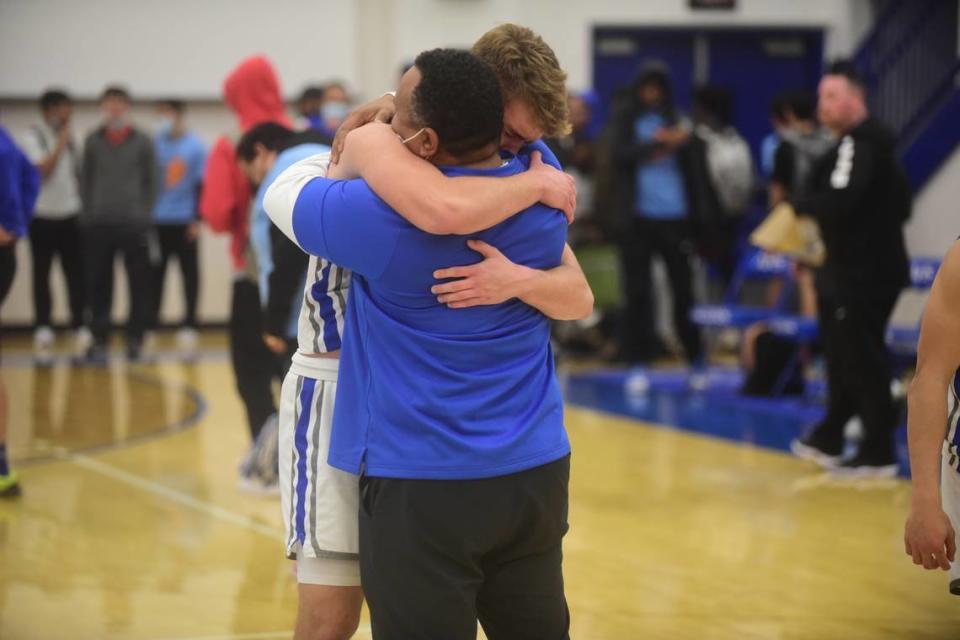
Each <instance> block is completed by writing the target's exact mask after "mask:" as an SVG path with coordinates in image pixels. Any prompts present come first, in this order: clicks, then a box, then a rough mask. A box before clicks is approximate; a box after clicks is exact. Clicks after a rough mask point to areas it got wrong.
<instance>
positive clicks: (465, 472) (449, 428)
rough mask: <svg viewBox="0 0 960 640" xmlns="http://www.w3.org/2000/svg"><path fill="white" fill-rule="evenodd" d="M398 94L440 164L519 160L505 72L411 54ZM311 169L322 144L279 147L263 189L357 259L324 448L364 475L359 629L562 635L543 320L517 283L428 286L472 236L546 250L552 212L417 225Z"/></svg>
mask: <svg viewBox="0 0 960 640" xmlns="http://www.w3.org/2000/svg"><path fill="white" fill-rule="evenodd" d="M396 108H397V110H396V115H395V116H394V118H393V121H392V125H391V126H392V128H393V131H394V132H395V134H396V135H397V136H398V137H399V138H400V139H401V140H402V141H403V142H404V144H406V145H407V147H408V149H409V150H410V151H411V152H412V153H414V154H415V155H417V156H419V157H421V158H423V159H426V160H428V161H430V162H431V163H433V164H434V165H436V166H437V167H438V168H440V170H441V171H442V172H443V173H444V174H446V175H447V176H482V177H507V176H512V175H516V174H518V173H520V172H523V171H525V170H526V169H527V167H528V165H529V163H530V162H531V156H530V155H528V154H527V153H524V152H521V154H520V155H518V156H513V155H509V154H508V155H507V156H506V157H502V156H501V154H500V151H499V142H500V133H501V129H502V126H503V113H504V111H503V98H502V94H501V91H500V84H499V81H498V79H497V76H496V74H495V73H494V72H493V70H492V69H491V68H490V67H489V66H487V65H486V64H484V63H483V62H481V61H480V60H479V59H478V58H476V57H474V56H473V55H472V54H470V53H467V52H464V51H457V50H452V49H438V50H434V51H428V52H425V53H423V54H421V55H420V56H419V57H418V58H417V61H416V63H415V65H414V67H413V68H411V69H410V71H408V72H407V73H406V74H405V75H404V77H403V79H402V81H401V83H400V87H399V89H398V92H397V95H396ZM368 126H374V127H377V126H379V127H385V126H386V125H382V124H372V125H368ZM540 144H542V143H540ZM348 145H349V141H348ZM534 148H537V147H536V146H534ZM325 171H326V162H325V161H324V157H320V158H308V159H306V160H304V161H302V162H300V163H298V164H295V165H293V166H292V167H291V168H290V169H288V170H287V171H286V172H284V173H283V174H281V175H280V176H279V177H278V178H277V179H276V181H275V182H274V183H273V185H272V186H271V187H270V189H268V191H267V193H266V196H265V199H264V204H265V208H266V210H267V212H268V214H269V215H270V217H271V218H272V219H273V221H274V222H275V223H276V224H277V226H278V227H279V228H280V229H281V230H282V231H284V233H286V234H287V235H288V236H289V237H291V238H292V239H294V240H295V241H296V242H297V244H299V245H300V246H301V247H302V248H303V249H304V250H305V251H307V252H308V253H311V254H314V255H318V256H321V257H324V258H326V259H329V260H331V261H333V262H335V263H336V264H338V265H341V266H343V267H346V268H349V269H352V270H353V285H352V287H351V289H352V291H351V293H350V299H349V302H348V310H347V318H346V322H345V324H346V326H345V328H344V332H343V345H342V351H341V354H342V355H341V363H342V364H341V371H340V378H339V383H338V388H337V397H336V408H335V410H334V424H333V433H332V436H331V442H330V452H329V457H328V461H329V463H330V464H331V465H333V466H334V467H337V468H339V469H342V470H344V471H348V472H350V473H362V480H361V506H360V558H361V560H360V563H361V576H362V582H363V588H364V592H365V594H366V597H367V600H368V603H369V606H370V611H371V619H372V625H373V629H374V634H375V635H376V636H377V637H378V638H385V639H388V640H389V639H390V638H409V637H413V636H414V635H423V631H424V630H428V631H429V636H430V637H438V638H439V637H442V638H449V639H453V640H456V639H459V638H473V637H475V634H476V624H477V620H478V619H479V620H480V622H481V624H483V626H484V628H485V629H487V631H488V633H489V634H490V635H501V634H502V633H504V632H505V631H506V630H509V631H510V633H524V632H525V633H526V634H527V635H531V636H533V635H536V636H537V637H555V638H564V637H567V633H568V626H569V615H568V612H567V606H566V600H565V597H564V591H563V578H562V570H561V557H562V553H561V547H562V538H563V535H564V534H565V533H566V530H567V482H568V477H569V453H570V445H569V442H568V440H567V435H566V431H565V429H564V425H563V403H562V398H561V395H560V389H559V386H558V383H557V379H556V374H555V370H554V365H553V357H552V353H551V349H550V339H549V335H550V334H549V323H548V321H547V318H546V317H545V316H544V315H543V314H541V313H540V312H539V311H537V310H536V309H534V308H533V307H530V306H527V305H526V304H524V303H523V302H521V301H520V300H519V299H516V298H511V299H509V300H507V301H505V302H502V303H499V304H493V305H486V306H475V307H471V308H466V309H451V308H448V306H447V305H445V304H443V303H442V302H441V301H439V300H438V299H437V296H436V295H435V294H434V293H433V292H432V289H433V287H434V285H435V279H434V274H435V272H436V271H437V270H439V269H443V268H445V267H447V266H448V265H451V264H472V263H476V262H478V260H479V256H478V255H477V254H476V253H474V252H473V251H472V250H471V246H477V244H476V243H477V241H478V240H480V241H482V242H485V243H487V244H489V245H492V246H495V247H497V248H498V249H499V250H500V251H501V252H502V253H503V254H504V255H505V256H507V258H509V260H510V261H512V262H513V263H516V264H519V265H523V266H525V267H529V268H534V269H547V268H551V267H556V266H558V265H560V263H561V257H562V255H563V253H564V247H565V241H566V233H567V223H566V219H565V217H564V215H563V214H562V213H561V212H560V211H559V210H556V209H551V208H549V207H547V206H545V205H542V204H538V205H535V206H532V207H530V208H528V209H526V210H524V211H522V212H520V213H519V214H517V215H515V216H513V217H510V218H508V219H507V220H505V221H504V222H501V223H499V224H497V225H495V226H493V227H491V228H489V229H487V230H485V231H482V232H480V233H477V234H473V235H472V236H469V237H465V236H456V235H442V236H441V235H430V234H428V233H426V232H423V231H420V230H419V229H417V228H416V227H414V226H412V225H411V224H410V223H408V222H407V221H406V220H404V219H403V218H402V217H400V215H398V214H397V213H396V212H395V211H394V210H392V209H391V208H390V207H389V206H387V205H386V203H385V202H384V201H383V200H381V199H380V198H379V197H378V196H377V195H376V194H375V193H374V192H373V191H372V190H371V189H370V187H369V186H368V185H367V184H366V183H365V182H363V181H361V180H338V179H336V178H337V177H341V176H342V172H343V169H342V167H341V166H337V167H334V168H333V169H331V171H330V176H331V177H323V175H324V173H325ZM425 480H429V481H430V482H424V481H425Z"/></svg>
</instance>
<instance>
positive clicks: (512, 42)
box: [472, 23, 570, 137]
mask: <svg viewBox="0 0 960 640" xmlns="http://www.w3.org/2000/svg"><path fill="white" fill-rule="evenodd" d="M472 51H473V54H474V55H475V56H477V57H479V58H480V59H481V60H483V61H484V62H486V63H487V64H489V65H490V66H491V67H493V69H494V71H496V73H497V76H498V77H499V78H500V86H501V88H502V90H503V99H504V102H507V101H509V100H512V99H520V100H522V101H524V102H525V103H527V104H528V105H530V108H531V109H533V113H534V116H535V117H536V118H537V121H538V124H539V125H540V126H541V127H542V128H543V135H545V136H547V137H559V136H565V135H567V134H568V133H570V122H569V119H570V117H569V116H570V114H569V107H568V106H567V87H566V80H567V74H566V72H564V70H563V69H561V68H560V63H559V62H558V61H557V56H556V54H554V53H553V49H551V48H550V46H549V45H548V44H547V43H546V42H544V41H543V38H541V37H540V36H538V35H537V34H536V33H534V32H533V31H531V30H530V29H528V28H526V27H521V26H520V25H516V24H509V23H507V24H501V25H499V26H497V27H494V28H493V29H491V30H490V31H487V32H486V33H485V34H483V35H482V36H481V37H480V39H479V40H477V42H476V43H475V44H474V45H473V49H472Z"/></svg>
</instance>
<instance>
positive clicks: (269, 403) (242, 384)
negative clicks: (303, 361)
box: [230, 278, 296, 440]
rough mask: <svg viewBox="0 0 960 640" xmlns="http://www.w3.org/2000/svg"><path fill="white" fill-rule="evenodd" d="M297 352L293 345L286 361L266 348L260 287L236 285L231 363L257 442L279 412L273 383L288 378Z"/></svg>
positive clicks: (246, 283)
mask: <svg viewBox="0 0 960 640" xmlns="http://www.w3.org/2000/svg"><path fill="white" fill-rule="evenodd" d="M294 351H296V344H295V343H294V342H291V344H290V348H289V349H288V350H287V355H286V356H285V357H279V356H276V355H275V354H274V353H273V352H272V351H270V350H269V349H268V348H267V345H265V344H264V342H263V310H262V308H261V306H260V291H259V290H258V288H257V284H256V283H255V282H254V281H253V280H250V279H247V278H240V279H237V280H236V281H234V283H233V303H232V305H231V309H230V361H231V363H232V364H233V374H234V377H235V378H236V381H237V393H239V394H240V400H241V401H242V402H243V406H244V408H245V409H246V412H247V423H248V424H249V427H250V436H251V438H253V439H254V440H256V439H257V436H258V435H259V434H260V429H261V427H263V423H264V422H266V420H267V418H269V417H270V416H271V415H272V414H274V413H276V412H277V405H276V403H275V402H274V398H273V380H274V379H275V378H277V379H280V380H282V379H283V376H285V375H286V373H287V370H288V369H289V368H290V356H292V355H293V352H294Z"/></svg>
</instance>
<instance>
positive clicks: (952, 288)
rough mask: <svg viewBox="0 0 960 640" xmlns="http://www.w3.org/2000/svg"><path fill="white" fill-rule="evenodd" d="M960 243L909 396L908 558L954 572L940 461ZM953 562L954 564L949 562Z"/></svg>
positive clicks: (934, 303)
mask: <svg viewBox="0 0 960 640" xmlns="http://www.w3.org/2000/svg"><path fill="white" fill-rule="evenodd" d="M958 337H960V243H955V244H954V246H953V247H952V248H951V249H950V251H949V252H948V253H947V256H946V258H945V259H944V261H943V264H942V266H941V267H940V271H939V273H938V274H937V277H936V280H935V281H934V283H933V288H932V289H931V292H930V298H929V299H928V300H927V305H926V308H925V309H924V313H923V322H922V324H921V329H920V344H919V348H918V355H917V370H916V374H915V376H914V379H913V382H912V383H911V385H910V392H909V395H908V401H909V411H908V421H907V430H908V439H909V447H910V466H911V475H912V484H913V496H912V500H911V509H910V516H909V518H908V519H907V523H906V527H905V532H904V545H905V550H906V553H907V555H910V556H912V557H913V561H914V563H915V564H918V565H923V567H924V568H926V569H936V568H942V569H945V570H946V569H949V566H950V565H949V562H952V561H953V559H954V553H955V550H956V545H955V535H954V530H953V527H952V526H951V523H950V520H949V518H948V517H947V515H946V513H945V512H944V509H943V505H942V503H941V497H940V457H941V453H940V452H941V448H942V446H943V440H944V435H945V433H946V430H947V428H948V424H947V422H948V416H947V396H948V393H949V389H950V384H951V382H952V381H953V378H954V376H955V375H956V372H957V369H958V368H960V339H958ZM948 561H949V562H948Z"/></svg>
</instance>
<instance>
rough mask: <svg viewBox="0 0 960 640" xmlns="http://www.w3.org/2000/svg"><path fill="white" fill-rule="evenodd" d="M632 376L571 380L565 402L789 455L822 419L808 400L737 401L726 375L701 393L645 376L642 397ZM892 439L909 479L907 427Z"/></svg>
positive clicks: (652, 373)
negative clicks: (646, 386) (646, 385)
mask: <svg viewBox="0 0 960 640" xmlns="http://www.w3.org/2000/svg"><path fill="white" fill-rule="evenodd" d="M631 375H632V374H631V372H629V371H624V370H617V371H611V370H598V371H590V372H581V373H575V374H570V375H569V376H568V377H567V378H566V380H565V383H564V387H565V388H564V396H565V398H566V400H567V402H569V403H571V404H573V405H576V406H581V407H586V408H589V409H595V410H598V411H602V412H605V413H612V414H615V415H618V416H625V417H627V418H632V419H634V420H640V421H643V422H647V423H654V424H656V425H657V426H659V427H662V428H668V429H669V428H673V429H680V430H683V431H689V432H693V433H698V434H702V435H706V436H711V437H715V438H721V439H723V440H730V441H734V442H741V443H744V444H749V445H753V446H757V447H763V448H766V449H774V450H777V451H790V442H791V440H793V439H794V438H797V437H799V436H801V435H803V434H804V433H805V432H806V431H807V429H809V428H810V427H811V426H812V425H813V424H814V423H816V422H817V421H818V420H820V419H821V418H822V417H823V415H824V413H825V408H824V406H823V405H822V404H821V403H819V402H816V401H813V400H809V399H806V398H800V397H786V398H753V397H746V396H741V395H740V394H739V393H738V392H737V390H738V389H739V387H740V381H741V380H742V376H740V374H739V373H738V372H735V371H733V370H730V369H712V370H711V371H710V372H709V379H710V384H709V386H708V388H707V389H706V390H704V391H699V392H698V391H693V390H691V389H690V388H689V386H688V384H687V377H688V374H687V372H685V371H682V370H669V369H668V370H656V369H653V370H648V371H645V372H644V375H645V376H646V379H647V382H648V383H649V389H647V390H646V391H643V390H642V389H641V387H642V386H644V385H637V384H635V383H631V382H630V378H631ZM895 437H896V446H897V457H898V459H899V461H900V473H901V475H902V476H904V477H909V468H910V465H909V456H908V454H907V438H906V426H905V425H901V427H900V428H898V429H897V432H896V434H895Z"/></svg>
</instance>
